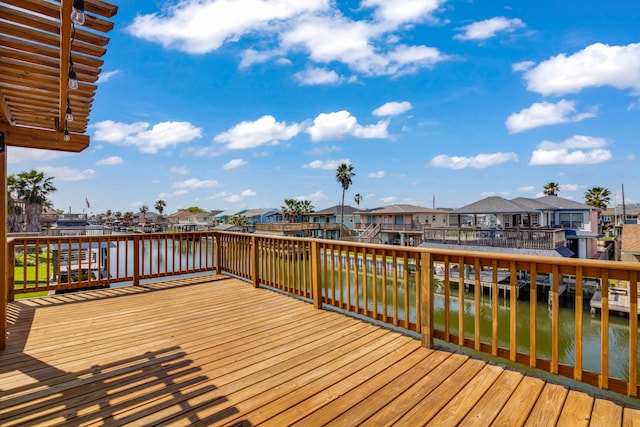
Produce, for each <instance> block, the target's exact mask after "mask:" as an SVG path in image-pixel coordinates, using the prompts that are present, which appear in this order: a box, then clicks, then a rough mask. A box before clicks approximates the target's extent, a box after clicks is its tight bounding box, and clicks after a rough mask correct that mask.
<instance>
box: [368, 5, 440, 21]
mask: <svg viewBox="0 0 640 427" xmlns="http://www.w3.org/2000/svg"><path fill="white" fill-rule="evenodd" d="M444 2H445V0H394V1H389V0H362V1H361V3H360V5H361V6H362V7H370V8H375V17H376V19H377V21H378V22H383V23H389V24H393V25H399V24H402V23H410V22H421V21H424V20H435V18H433V16H432V14H433V12H435V11H436V10H438V8H439V7H440V5H441V4H443V3H444Z"/></svg>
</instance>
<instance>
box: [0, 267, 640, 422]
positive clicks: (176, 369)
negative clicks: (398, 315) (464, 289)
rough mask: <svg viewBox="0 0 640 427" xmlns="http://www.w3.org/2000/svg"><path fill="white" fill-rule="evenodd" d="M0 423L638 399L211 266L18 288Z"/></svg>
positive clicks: (327, 416) (469, 416) (4, 358)
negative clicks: (597, 393)
mask: <svg viewBox="0 0 640 427" xmlns="http://www.w3.org/2000/svg"><path fill="white" fill-rule="evenodd" d="M9 322H10V325H9V332H10V337H9V342H8V347H7V350H6V351H5V352H4V353H1V354H0V424H1V425H3V426H11V425H20V426H25V425H32V424H38V425H55V424H63V425H104V424H107V425H123V424H133V425H154V424H162V425H198V424H200V425H244V426H249V425H272V426H284V425H296V424H297V425H302V426H316V425H344V426H353V425H359V424H362V425H371V426H381V425H391V424H394V425H407V426H417V425H426V424H433V425H438V424H439V425H455V424H458V423H461V424H463V425H479V426H487V425H523V424H526V423H530V424H534V425H555V424H561V425H607V426H614V425H640V411H638V410H635V409H631V408H624V407H623V406H621V405H619V404H617V403H614V402H612V401H609V400H606V399H602V398H597V397H593V396H591V395H588V394H586V393H584V392H580V391H576V390H571V389H569V388H567V387H565V386H561V385H557V384H552V383H548V382H545V381H543V380H541V379H538V378H535V377H532V376H528V375H525V374H522V373H520V372H517V371H514V370H510V369H505V368H503V367H500V366H497V365H494V364H490V363H487V362H485V361H482V360H478V359H474V358H471V357H469V356H468V355H465V354H462V353H455V352H452V351H450V350H448V349H445V348H442V349H435V350H428V349H425V348H422V347H421V346H420V341H419V340H418V339H415V338H413V337H410V336H406V335H403V334H401V333H398V332H394V331H390V330H387V329H384V328H381V327H378V326H375V325H372V324H369V323H366V322H363V321H360V320H357V319H353V318H350V317H346V316H344V315H342V314H339V313H336V312H332V311H327V310H315V309H314V308H313V305H312V304H309V303H306V302H303V301H299V300H296V299H294V298H289V297H287V296H284V295H281V294H278V293H276V292H272V291H270V290H266V289H254V288H253V287H252V286H251V285H249V284H247V283H246V282H242V281H240V280H238V279H234V278H229V277H227V276H222V275H211V276H204V277H199V278H191V279H180V280H171V281H165V282H159V283H155V284H148V285H144V286H140V287H135V288H134V287H130V288H119V289H105V290H95V291H90V292H82V293H75V294H66V295H58V296H52V297H47V298H39V299H33V300H22V301H18V302H15V303H12V304H10V306H9Z"/></svg>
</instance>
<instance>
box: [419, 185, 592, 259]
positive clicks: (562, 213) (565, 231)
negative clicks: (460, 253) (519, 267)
mask: <svg viewBox="0 0 640 427" xmlns="http://www.w3.org/2000/svg"><path fill="white" fill-rule="evenodd" d="M599 212H600V209H598V208H595V207H593V206H589V205H585V204H584V203H579V202H575V201H573V200H569V199H565V198H562V197H558V196H544V197H539V198H537V199H529V198H525V197H518V198H515V199H511V200H507V199H504V198H502V197H495V196H494V197H487V198H485V199H482V200H479V201H477V202H474V203H471V204H469V205H466V206H463V207H461V208H458V209H454V210H453V211H451V212H450V217H451V224H453V225H454V229H453V230H452V229H430V230H426V231H425V236H424V239H425V240H426V241H427V242H430V243H429V245H430V246H431V247H435V246H433V244H437V243H438V242H441V243H446V244H452V243H453V244H458V245H460V244H464V245H466V246H469V247H468V249H469V250H477V249H476V248H474V247H475V246H482V247H483V249H482V250H484V251H487V250H491V249H490V248H503V249H500V251H505V250H506V251H509V250H513V252H514V253H518V250H520V249H526V250H536V251H538V250H542V251H546V252H544V253H541V252H536V253H537V254H538V255H550V256H575V257H577V258H592V257H594V256H596V255H597V254H598V241H597V239H598V236H599V232H598V231H599V230H598V228H599V224H598V213H599ZM456 230H457V231H456ZM455 233H457V234H455ZM446 237H448V238H446ZM445 240H446V241H445ZM505 248H506V249H505Z"/></svg>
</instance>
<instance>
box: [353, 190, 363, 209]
mask: <svg viewBox="0 0 640 427" xmlns="http://www.w3.org/2000/svg"><path fill="white" fill-rule="evenodd" d="M353 201H354V202H356V205H358V207H360V202H361V201H362V195H360V193H356V195H355V196H353Z"/></svg>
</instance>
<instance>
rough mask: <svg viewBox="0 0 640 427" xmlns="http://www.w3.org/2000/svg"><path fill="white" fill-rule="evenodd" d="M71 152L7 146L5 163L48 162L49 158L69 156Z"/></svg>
mask: <svg viewBox="0 0 640 427" xmlns="http://www.w3.org/2000/svg"><path fill="white" fill-rule="evenodd" d="M71 155H72V153H67V152H64V151H54V150H40V149H37V148H23V147H7V164H10V165H14V164H18V163H22V162H29V163H33V162H50V161H51V160H55V159H59V158H62V157H68V156H71Z"/></svg>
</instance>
